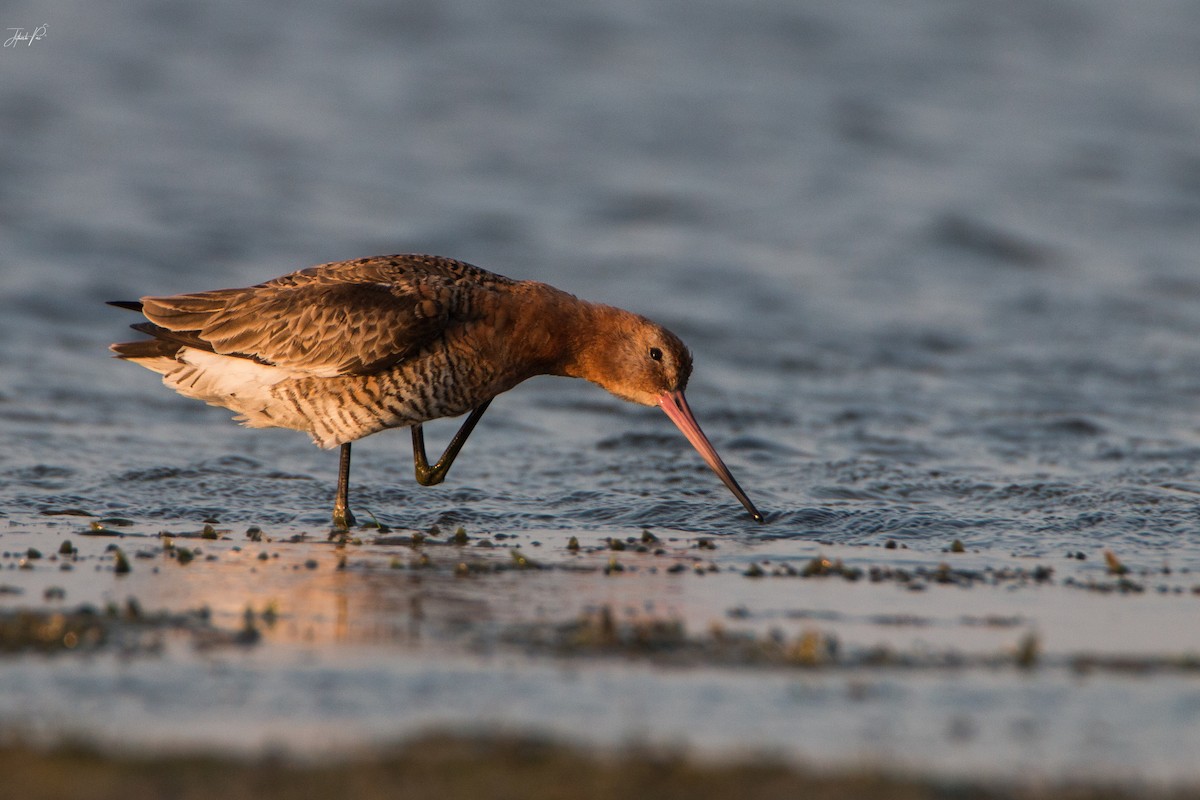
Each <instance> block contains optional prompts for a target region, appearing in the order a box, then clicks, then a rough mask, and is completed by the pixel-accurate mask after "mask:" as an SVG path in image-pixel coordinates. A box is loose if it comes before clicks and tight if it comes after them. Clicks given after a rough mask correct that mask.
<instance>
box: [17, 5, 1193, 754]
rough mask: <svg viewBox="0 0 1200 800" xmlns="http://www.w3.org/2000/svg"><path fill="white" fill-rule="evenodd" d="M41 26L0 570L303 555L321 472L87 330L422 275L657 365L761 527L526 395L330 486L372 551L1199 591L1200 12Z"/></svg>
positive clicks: (20, 84)
mask: <svg viewBox="0 0 1200 800" xmlns="http://www.w3.org/2000/svg"><path fill="white" fill-rule="evenodd" d="M41 25H45V26H46V29H45V36H44V37H43V38H41V39H39V40H36V41H31V42H27V43H25V42H18V43H15V44H14V46H11V47H4V48H2V49H0V142H2V144H0V175H2V176H3V179H2V180H0V309H2V313H0V442H2V448H0V518H4V519H6V520H7V521H8V524H9V526H10V529H11V528H13V527H14V526H17V527H19V526H34V525H37V524H40V520H43V519H44V517H42V516H41V515H42V513H43V512H46V511H61V510H64V509H80V510H84V511H87V512H90V513H92V514H97V515H113V514H115V515H120V516H123V517H129V518H132V519H135V520H137V521H139V522H140V523H143V524H146V525H148V526H150V527H151V528H153V527H154V526H155V525H169V524H175V523H177V522H178V521H181V520H182V521H191V522H198V521H199V520H202V519H203V518H205V517H210V516H211V517H217V518H219V519H220V520H221V521H222V522H223V523H229V524H235V525H249V524H257V525H262V526H264V527H273V528H274V529H277V530H279V529H282V530H289V531H290V530H313V531H322V530H323V529H324V526H326V525H327V523H328V515H329V508H330V504H331V502H332V492H333V484H334V478H335V474H336V455H335V454H333V453H327V452H322V451H319V450H317V449H316V448H314V447H313V446H312V445H311V444H310V443H309V442H308V441H307V439H306V437H304V436H303V435H301V434H297V433H293V432H284V431H253V432H251V431H246V430H243V429H241V428H238V427H237V426H235V425H233V424H231V423H230V422H229V421H228V416H229V414H228V413H226V412H224V411H223V410H220V409H211V408H207V407H204V406H202V405H200V404H198V403H195V402H194V401H189V400H185V399H183V398H179V397H177V396H175V395H174V394H173V393H171V392H169V391H167V390H166V389H164V388H162V387H161V386H160V385H159V384H158V378H157V376H155V375H153V374H151V373H149V372H146V371H144V370H139V369H138V368H136V367H133V366H131V365H128V364H122V363H118V362H114V361H111V360H109V359H108V358H107V355H108V354H107V352H106V349H105V348H106V346H107V344H108V343H109V342H113V341H119V340H122V339H124V338H126V337H127V336H129V333H128V332H127V330H126V328H125V325H127V324H128V323H130V322H132V321H133V319H131V315H129V314H128V313H127V312H121V311H119V310H117V309H113V308H110V307H107V306H105V305H104V304H103V303H104V301H105V300H110V299H132V298H136V297H138V296H141V295H146V294H167V293H176V292H183V291H193V290H202V289H210V288H219V287H226V286H241V285H248V284H251V283H256V282H259V281H261V280H265V279H267V278H270V277H273V276H275V275H278V274H282V273H285V272H288V271H291V270H293V269H297V268H301V267H305V266H309V265H311V264H316V263H321V262H326V261H333V260H340V259H346V258H353V257H360V256H366V255H373V254H378V253H394V252H430V253H437V254H441V255H447V256H452V257H455V258H459V259H463V260H466V261H469V262H472V263H475V264H478V265H480V266H483V267H486V268H489V269H492V270H494V271H497V272H500V273H502V274H506V275H509V276H512V277H517V278H531V279H538V280H544V281H547V282H549V283H552V284H554V285H556V286H559V287H560V288H563V289H566V290H568V291H571V292H573V293H576V294H578V295H580V296H582V297H585V298H588V299H591V300H597V301H603V302H608V303H612V304H615V305H619V306H623V307H626V308H630V309H632V310H635V311H638V312H640V313H643V314H646V315H647V316H649V317H651V318H653V319H655V320H657V321H659V322H662V323H663V324H665V325H667V326H668V327H670V328H672V329H673V330H675V331H676V332H677V333H678V334H679V335H680V336H681V337H682V338H683V339H684V340H685V341H686V342H688V343H689V345H690V346H691V348H692V349H693V352H694V356H695V361H696V372H695V375H694V378H693V381H692V384H691V386H690V387H689V398H690V400H691V404H692V407H693V409H694V410H695V412H696V414H697V417H698V418H699V420H700V422H701V424H702V425H703V426H704V427H705V430H706V431H707V433H708V434H709V436H710V437H711V438H712V439H713V441H714V443H715V444H716V445H717V448H718V450H720V451H721V452H722V454H723V455H724V456H725V459H726V461H727V462H728V463H729V464H730V466H731V468H732V469H733V471H734V473H735V474H736V475H737V476H738V478H739V480H740V482H741V483H742V484H743V486H745V487H746V489H747V490H748V492H749V493H750V495H751V497H752V498H754V500H755V501H756V502H757V504H758V505H759V507H760V508H762V509H763V510H764V511H765V512H767V514H768V516H769V518H770V524H769V525H767V526H766V527H759V526H757V525H755V524H754V523H753V522H751V521H750V520H749V519H748V518H747V517H746V516H745V515H744V513H743V512H742V511H741V509H740V508H739V507H738V506H737V505H736V503H735V502H734V501H733V499H732V498H731V497H729V496H728V494H727V492H726V491H725V489H724V488H723V487H722V486H721V485H720V483H719V482H718V481H717V480H716V478H715V477H713V476H712V475H711V474H710V473H709V472H708V471H707V469H706V468H705V467H704V465H703V464H702V463H701V462H700V460H699V458H697V457H696V456H695V454H694V453H692V452H691V450H690V448H689V447H688V445H687V443H686V441H684V439H683V438H682V437H681V436H679V435H678V433H677V432H676V431H675V430H674V429H673V428H672V426H671V425H670V424H669V422H668V421H667V420H666V419H664V418H662V415H661V414H660V413H658V412H656V411H654V410H650V409H642V408H637V407H634V406H631V405H628V404H625V403H622V402H621V401H618V400H616V399H614V398H610V397H608V396H607V395H605V394H603V393H602V392H601V391H600V390H598V389H596V388H595V387H592V386H589V385H586V384H583V383H580V382H571V381H566V380H561V379H538V380H535V381H531V382H530V383H529V384H527V385H525V386H522V387H519V388H518V389H517V390H515V391H513V392H512V393H510V394H509V395H506V396H503V397H501V398H500V399H499V400H498V401H497V402H496V403H495V404H494V405H493V406H492V410H491V411H489V413H488V415H487V417H485V419H484V421H483V423H482V425H481V427H480V428H479V429H478V430H477V431H476V433H475V434H474V436H473V438H472V439H471V441H470V442H469V443H468V445H467V448H466V450H465V451H464V454H463V456H462V457H461V458H460V460H459V462H458V463H457V464H456V466H455V469H454V471H453V472H452V473H451V476H450V479H449V480H448V481H447V483H446V484H444V485H443V486H441V487H438V488H436V489H423V488H421V487H418V486H417V485H416V484H415V482H414V481H413V480H412V474H411V466H410V461H409V458H410V456H409V449H408V437H407V435H406V434H405V433H404V432H403V431H400V432H388V433H384V434H381V435H378V436H375V437H372V438H371V439H368V440H365V441H364V442H362V443H361V444H360V445H358V446H356V450H355V456H356V460H355V467H354V479H355V487H354V492H355V494H354V497H353V505H354V507H355V508H356V509H363V508H366V509H369V510H370V511H371V512H373V513H374V514H375V515H376V516H377V517H378V518H379V519H381V520H383V521H385V522H387V523H389V524H391V525H394V526H398V527H414V528H424V527H428V526H429V525H430V524H432V523H435V522H436V523H440V524H443V525H445V524H449V525H459V524H461V525H464V526H465V527H466V528H467V529H468V530H471V531H475V530H481V529H482V530H504V531H516V532H521V531H531V530H540V529H545V528H547V527H551V528H554V529H556V530H559V531H566V532H588V531H597V530H599V531H605V530H620V531H624V530H637V529H640V527H641V526H652V527H654V528H655V529H657V530H667V531H679V532H683V533H686V534H687V535H722V536H724V535H728V536H730V537H733V538H734V540H736V541H738V542H741V543H743V544H745V543H751V542H754V541H788V540H795V541H797V542H809V541H812V540H821V541H826V542H832V543H834V544H836V545H857V544H878V543H881V542H882V541H884V540H886V539H895V540H897V541H900V542H902V543H904V544H906V545H908V546H910V547H912V548H915V549H917V550H921V549H922V548H924V549H928V550H936V549H937V548H941V547H943V546H945V544H946V543H947V542H948V541H949V540H950V539H952V538H958V539H961V540H962V541H963V542H965V543H966V544H967V545H968V546H969V547H971V548H981V549H983V550H992V551H994V552H997V553H1002V554H1005V555H1008V554H1017V555H1032V556H1039V555H1045V554H1049V553H1053V554H1061V553H1063V552H1069V551H1074V550H1087V551H1088V552H1089V553H1093V554H1094V553H1096V552H1097V548H1099V547H1109V548H1113V549H1114V550H1116V551H1118V552H1120V553H1122V555H1123V556H1124V557H1127V558H1132V559H1134V560H1137V559H1141V560H1143V561H1144V562H1145V563H1149V564H1157V563H1161V562H1163V561H1170V563H1172V564H1174V565H1176V566H1178V565H1180V564H1182V565H1196V566H1197V567H1200V535H1198V534H1197V530H1198V528H1200V512H1198V510H1197V504H1196V500H1197V497H1198V495H1200V475H1198V474H1197V467H1196V462H1197V457H1198V456H1200V427H1198V426H1197V422H1196V420H1197V415H1196V411H1197V406H1198V404H1200V336H1198V334H1200V309H1198V302H1200V269H1198V268H1197V264H1196V257H1197V253H1200V80H1197V76H1200V5H1197V4H1195V3H1189V2H1178V1H1176V0H1145V1H1144V2H1139V3H1136V4H1134V3H1128V2H1122V0H1090V1H1089V2H1075V1H1073V0H1036V1H1034V0H1028V1H1027V0H1017V1H1016V2H1005V3H995V2H986V1H985V0H966V1H965V2H958V3H943V2H932V1H930V2H922V1H920V0H916V1H914V2H907V3H889V2H878V1H873V2H857V3H841V2H790V1H787V0H746V1H745V2H712V1H710V0H698V1H697V2H691V3H688V4H686V5H680V4H662V3H650V2H642V1H641V0H604V1H603V2H589V3H556V4H547V3H537V2H523V1H522V0H487V1H486V2H484V1H482V0H437V1H436V2H435V1H433V0H425V1H423V0H415V1H413V2H404V3H388V2H370V0H358V1H357V2H349V3H328V2H313V3H306V4H299V5H296V4H284V3H279V2H264V3H255V4H245V3H234V2H228V0H218V1H217V2H210V3H204V4H163V3H157V2H149V1H145V2H130V3H124V4H120V5H119V6H112V5H111V4H97V3H87V2H80V1H78V0H76V1H75V2H69V1H67V2H59V3H54V4H47V3H39V2H32V0H29V1H27V2H21V0H15V1H14V2H8V3H5V4H4V5H3V7H2V8H0V28H9V27H16V26H23V27H25V28H26V29H29V30H32V29H34V28H36V27H38V26H41ZM6 38H7V37H6ZM452 430H453V427H452V426H450V425H449V424H446V425H442V426H436V425H435V426H431V430H430V433H429V435H430V436H431V437H432V438H433V439H434V440H435V441H437V440H440V439H441V438H442V436H443V435H448V434H449V433H450V432H451V431H452ZM435 446H436V445H435ZM754 537H759V538H758V539H756V538H754ZM1168 705H1169V703H1168ZM1193 718H1194V713H1193V716H1192V717H1187V720H1191V719H1193ZM1184 761H1186V759H1184V760H1181V761H1180V764H1181V765H1182V764H1184ZM1181 768H1183V767H1181Z"/></svg>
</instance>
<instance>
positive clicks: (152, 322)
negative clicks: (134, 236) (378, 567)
mask: <svg viewBox="0 0 1200 800" xmlns="http://www.w3.org/2000/svg"><path fill="white" fill-rule="evenodd" d="M110 305H114V306H119V307H121V308H128V309H131V310H134V311H139V312H141V313H142V314H144V315H145V317H146V319H147V320H149V321H148V322H142V323H138V324H136V325H132V326H131V327H132V328H133V329H134V330H136V331H140V332H142V333H145V334H149V335H150V336H151V337H152V338H150V339H142V340H139V341H136V342H123V343H119V344H114V345H112V347H111V349H112V351H113V352H115V353H116V354H117V357H118V358H122V359H125V360H127V361H132V362H134V363H136V364H141V365H142V366H143V367H146V368H147V369H151V370H153V371H155V372H158V373H161V374H162V376H163V383H164V384H166V385H167V386H168V387H170V388H172V389H174V390H175V391H177V392H179V393H180V394H182V395H184V396H185V397H192V398H195V399H197V400H203V401H204V402H206V403H208V404H209V405H214V406H222V407H224V408H228V409H230V410H231V411H234V412H236V414H237V416H236V417H234V419H236V420H238V421H239V422H241V423H242V424H244V425H246V426H248V427H251V428H270V427H276V428H291V429H294V430H299V431H304V432H305V433H308V434H309V435H310V436H311V437H312V439H313V441H314V442H316V444H317V445H318V446H320V447H322V448H327V449H328V448H333V447H337V446H340V447H341V462H340V467H339V470H338V488H337V496H336V498H335V500H334V506H333V524H334V528H335V529H338V530H346V529H348V528H349V527H350V526H352V525H354V524H355V521H354V515H353V514H352V513H351V512H350V507H349V488H350V443H351V442H353V441H355V440H356V439H361V438H362V437H364V436H367V435H369V434H372V433H376V432H377V431H381V430H384V429H386V428H399V427H405V426H407V427H409V428H411V429H412V440H413V460H414V462H415V464H416V475H417V481H418V482H419V483H421V484H422V485H424V486H432V485H434V484H437V483H441V482H442V480H444V479H445V477H446V473H447V471H448V470H449V469H450V465H451V464H452V463H453V462H454V459H455V457H456V456H457V455H458V453H459V451H460V450H461V449H462V446H463V443H464V442H466V440H467V437H468V436H470V434H471V431H472V430H474V428H475V425H476V424H477V423H478V422H479V418H480V417H482V416H483V413H484V411H486V410H487V407H488V404H489V403H490V402H491V401H492V398H494V397H495V396H496V395H498V394H500V393H501V392H506V391H508V390H509V389H511V388H513V387H514V386H516V385H517V384H518V383H520V382H521V381H523V380H525V379H526V378H531V377H533V376H534V375H566V376H570V377H574V378H585V379H587V380H589V381H592V382H593V383H596V384H599V385H600V386H602V387H604V388H605V389H607V390H608V391H610V392H612V393H613V394H615V395H616V396H617V397H620V398H622V399H625V400H630V401H632V402H634V403H641V404H643V405H647V406H658V407H659V408H661V409H662V410H663V411H665V412H666V414H667V416H668V417H670V418H671V421H672V422H674V423H675V424H676V425H677V426H678V427H679V429H680V430H681V431H682V432H683V435H684V436H686V437H687V439H688V441H689V442H691V443H692V446H694V447H695V448H696V450H697V451H699V453H700V455H701V456H702V457H703V458H704V460H705V462H707V463H708V465H709V466H710V467H711V468H712V469H713V471H714V472H716V473H717V475H718V476H719V477H720V478H721V480H722V481H723V482H724V483H725V485H726V486H727V487H729V490H730V491H731V492H733V494H734V496H735V497H736V498H737V499H738V500H739V501H741V503H742V505H743V506H745V507H746V510H747V511H748V512H750V515H751V516H752V517H753V518H754V519H756V520H758V521H759V522H762V521H763V517H762V515H761V514H760V513H759V512H758V509H756V508H755V507H754V504H753V503H752V502H750V498H749V497H747V496H746V493H745V492H744V491H742V488H741V487H740V486H739V485H738V483H737V481H736V480H734V478H733V475H732V474H730V472H729V469H728V468H727V467H726V466H725V464H724V462H722V461H721V457H720V456H719V455H717V451H716V450H715V449H714V448H713V446H712V445H711V444H710V443H709V441H708V439H707V437H705V435H704V433H703V432H702V431H701V430H700V426H699V425H698V424H697V423H696V419H695V417H693V416H692V412H691V410H690V409H689V408H688V404H687V401H686V400H685V399H684V395H683V390H684V388H685V387H686V386H687V382H688V377H689V376H690V375H691V373H692V357H691V354H690V353H689V352H688V349H687V347H685V346H684V344H683V342H681V341H680V340H679V338H678V337H677V336H675V334H673V333H671V332H670V331H668V330H667V329H666V328H663V327H662V326H660V325H656V324H655V323H653V322H651V321H650V320H648V319H646V318H645V317H641V316H638V315H637V314H633V313H630V312H628V311H624V310H622V309H619V308H613V307H612V306H606V305H600V304H597V303H589V302H587V301H584V300H580V299H578V298H576V297H573V296H572V295H569V294H567V293H566V292H563V291H560V290H558V289H555V288H554V287H552V286H548V285H547V284H544V283H537V282H534V281H515V280H511V279H509V278H505V277H503V276H501V275H496V274H494V273H491V272H488V271H487V270H483V269H480V268H479V267H474V266H471V265H470V264H464V263H462V262H461V261H455V260H453V259H449V258H441V257H438V256H427V255H393V256H376V257H373V258H363V259H358V260H354V261H340V262H336V263H332V264H323V265H321V266H316V267H310V268H309V269H303V270H300V271H299V272H293V273H291V274H289V275H284V276H282V277H279V278H275V279H274V280H270V281H267V282H266V283H260V284H258V285H256V286H250V287H247V288H244V289H218V290H216V291H211V292H197V293H194V294H179V295H172V296H170V297H143V298H142V299H141V300H140V301H135V302H134V301H114V302H112V303H111V304H110ZM468 412H470V413H469V415H468V416H467V418H466V421H464V422H463V424H462V427H461V428H460V429H459V430H458V432H457V433H456V434H455V435H454V437H453V439H451V441H450V444H449V446H448V447H447V448H446V451H445V452H444V453H443V454H442V457H441V458H439V459H438V460H437V462H436V463H434V464H433V465H430V464H429V461H428V459H427V457H426V454H425V439H424V435H423V433H422V431H421V425H422V423H425V422H428V421H429V420H433V419H438V418H440V417H456V416H459V415H461V414H467V413H468Z"/></svg>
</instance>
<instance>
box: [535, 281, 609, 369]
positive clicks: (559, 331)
mask: <svg viewBox="0 0 1200 800" xmlns="http://www.w3.org/2000/svg"><path fill="white" fill-rule="evenodd" d="M525 304H526V309H525V312H526V313H523V314H521V315H520V318H519V320H518V321H517V324H516V326H515V327H514V330H513V340H514V341H515V342H517V343H519V345H518V346H519V347H520V348H521V349H522V350H523V351H524V358H525V361H526V363H529V364H535V365H537V366H536V371H535V372H534V373H533V374H543V375H565V376H567V377H571V378H584V379H585V380H590V381H593V382H600V378H601V377H602V376H604V375H605V374H606V373H607V371H609V370H610V365H609V362H610V361H611V358H610V357H609V355H608V354H609V352H610V351H611V349H612V343H611V339H612V337H613V336H614V335H619V334H618V331H619V329H620V327H621V324H620V323H621V320H622V317H624V316H632V315H630V314H629V312H627V311H623V310H621V309H619V308H613V307H612V306H605V305H600V304H598V303H589V302H588V301H586V300H580V299H579V298H577V297H575V296H573V295H570V294H567V293H566V292H563V291H560V290H559V289H555V288H554V287H552V286H548V285H546V284H537V283H531V284H530V285H529V288H528V297H527V298H526V301H525Z"/></svg>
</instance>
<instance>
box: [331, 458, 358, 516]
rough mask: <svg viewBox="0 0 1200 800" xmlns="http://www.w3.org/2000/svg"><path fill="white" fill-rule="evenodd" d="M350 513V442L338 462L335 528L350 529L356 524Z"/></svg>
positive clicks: (334, 503) (334, 514)
mask: <svg viewBox="0 0 1200 800" xmlns="http://www.w3.org/2000/svg"><path fill="white" fill-rule="evenodd" d="M355 524H356V523H355V521H354V515H353V514H351V513H350V443H349V442H346V443H345V444H344V445H342V458H341V461H340V462H339V464H338V488H337V497H335V498H334V500H333V529H334V530H335V531H348V530H350V529H351V528H353V527H354V525H355Z"/></svg>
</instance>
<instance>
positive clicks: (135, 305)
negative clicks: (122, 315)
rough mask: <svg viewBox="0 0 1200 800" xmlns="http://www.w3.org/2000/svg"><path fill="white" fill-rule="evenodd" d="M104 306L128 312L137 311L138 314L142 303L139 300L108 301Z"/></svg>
mask: <svg viewBox="0 0 1200 800" xmlns="http://www.w3.org/2000/svg"><path fill="white" fill-rule="evenodd" d="M106 305H110V306H115V307H116V308H124V309H128V310H129V311H139V312H140V311H141V310H142V301H141V300H108V301H107V302H106Z"/></svg>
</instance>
